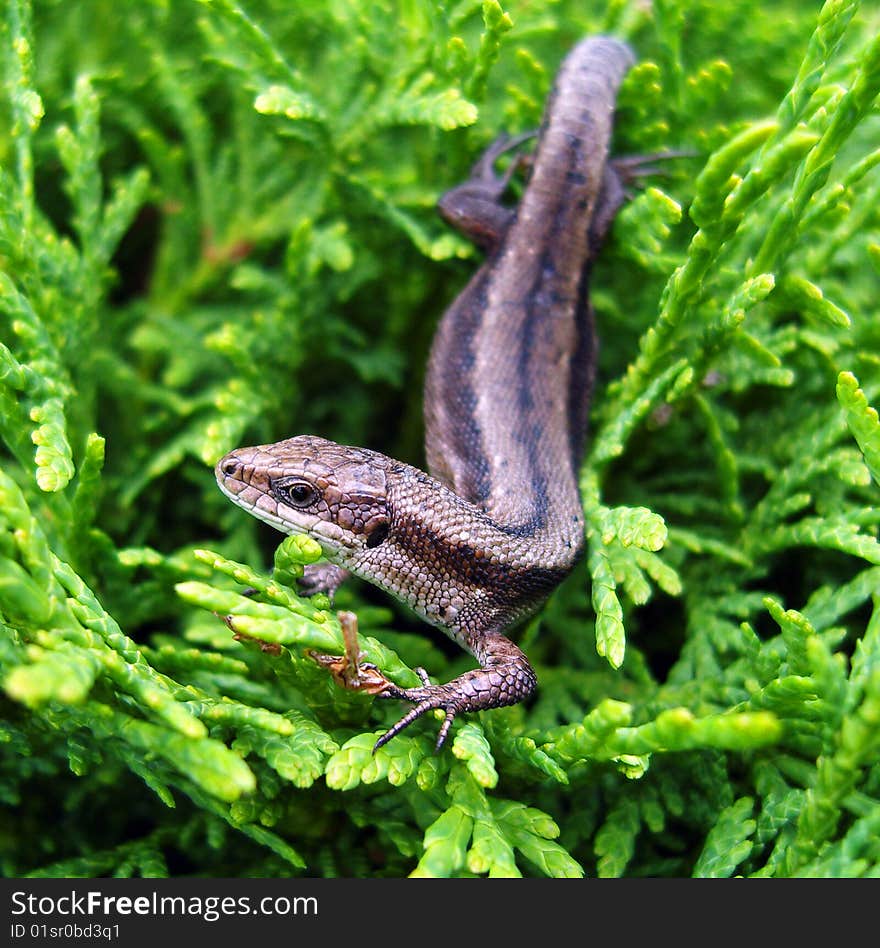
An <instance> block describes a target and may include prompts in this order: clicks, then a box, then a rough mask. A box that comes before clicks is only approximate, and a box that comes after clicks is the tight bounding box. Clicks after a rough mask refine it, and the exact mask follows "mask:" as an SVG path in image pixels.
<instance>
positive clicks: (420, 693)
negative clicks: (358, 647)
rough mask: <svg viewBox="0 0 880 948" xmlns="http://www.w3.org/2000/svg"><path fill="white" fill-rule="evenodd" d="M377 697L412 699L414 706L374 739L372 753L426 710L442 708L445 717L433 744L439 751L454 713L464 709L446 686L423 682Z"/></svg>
mask: <svg viewBox="0 0 880 948" xmlns="http://www.w3.org/2000/svg"><path fill="white" fill-rule="evenodd" d="M416 671H417V672H422V671H424V669H416ZM419 677H421V675H420V676H419ZM423 680H424V679H423ZM379 697H382V698H404V699H405V700H407V701H414V702H416V704H415V707H413V708H410V710H409V711H407V713H406V714H405V715H404V716H403V717H402V718H401V719H400V720H399V721H398V722H397V723H396V724H394V725H393V726H392V727H390V728H389V729H388V730H387V731H386V732H385V733H384V734H383V735H382V736H381V737H380V738H379V740H377V741H376V743H375V744H374V745H373V753H374V754H375V753H376V751H377V750H379V748H380V747H382V746H383V745H384V744H387V743H388V742H389V741H390V740H391V739H392V738H393V737H397V735H398V734H400V732H401V731H403V730H404V729H405V728H408V727H409V726H410V724H412V723H413V721H416V720H417V719H418V718H420V717H421V716H422V715H423V714H425V713H426V712H428V711H434V710H435V709H436V708H443V710H444V711H446V717H445V718H444V719H443V723H442V724H441V725H440V731H439V733H438V734H437V741H436V743H435V744H434V750H435V751H439V750H440V748H441V747H443V744H444V743H445V742H446V738H447V736H448V734H449V729H450V728H451V727H452V722H453V721H454V720H455V716H456V714H458V712H459V711H462V710H464V704H463V702H461V701H460V699H459V698H458V697H457V696H456V695H454V694H450V691H449V689H448V688H444V687H443V686H437V685H428V684H425V685H424V686H423V687H422V688H396V687H392V688H389V689H388V690H387V691H384V692H383V693H382V694H381V695H380V696H379Z"/></svg>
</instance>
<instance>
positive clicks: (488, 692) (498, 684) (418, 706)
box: [373, 635, 537, 753]
mask: <svg viewBox="0 0 880 948" xmlns="http://www.w3.org/2000/svg"><path fill="white" fill-rule="evenodd" d="M484 648H485V649H486V650H485V652H484V657H483V667H482V668H476V669H474V670H473V671H469V672H465V674H463V675H460V676H459V677H458V678H455V679H453V680H452V681H450V682H448V683H447V684H445V685H432V684H430V683H429V681H428V676H427V674H426V673H425V671H424V669H422V668H417V669H416V672H417V674H418V675H419V677H420V678H421V679H422V686H421V687H420V688H400V687H398V686H397V685H394V684H391V683H389V687H387V688H385V689H383V691H382V692H381V694H379V695H378V697H381V698H402V699H403V700H405V701H411V702H412V703H413V704H414V705H415V707H413V708H411V709H410V710H409V711H407V713H406V714H405V715H404V716H403V717H402V718H401V719H400V720H399V721H398V722H397V723H396V724H395V725H393V726H392V727H391V728H389V729H388V731H386V732H385V733H384V734H383V735H382V736H381V737H380V738H379V740H378V741H376V743H375V745H374V747H373V753H375V752H376V751H377V750H378V749H379V748H380V747H382V745H383V744H387V743H388V741H390V740H391V739H392V738H393V737H396V736H397V735H398V734H400V732H401V731H402V730H404V728H407V727H409V726H410V724H412V723H413V721H415V720H416V719H418V718H420V717H421V716H422V715H423V714H425V713H426V712H427V711H434V710H436V709H437V708H442V709H443V710H444V711H445V712H446V717H445V718H444V719H443V723H442V724H441V725H440V732H439V733H438V734H437V743H436V744H435V749H436V750H438V751H439V750H440V748H441V747H442V746H443V744H444V742H445V741H446V738H447V736H448V734H449V729H450V728H451V727H452V722H453V721H454V720H455V717H456V715H457V714H460V713H461V712H462V711H486V710H488V709H489V708H503V707H506V706H507V705H511V704H517V703H518V702H520V701H522V700H523V699H525V698H527V697H528V696H529V695H530V694H531V693H532V692H533V691H534V690H535V687H536V686H537V678H536V677H535V673H534V672H533V671H532V666H531V665H530V664H529V662H528V659H527V658H526V657H525V655H524V654H523V653H522V652H521V651H520V650H519V649H518V648H517V647H516V646H515V645H514V644H513V642H511V641H510V640H509V639H506V638H504V636H502V635H496V636H492V640H491V641H487V642H485V643H484Z"/></svg>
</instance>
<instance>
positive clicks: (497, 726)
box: [0, 0, 880, 877]
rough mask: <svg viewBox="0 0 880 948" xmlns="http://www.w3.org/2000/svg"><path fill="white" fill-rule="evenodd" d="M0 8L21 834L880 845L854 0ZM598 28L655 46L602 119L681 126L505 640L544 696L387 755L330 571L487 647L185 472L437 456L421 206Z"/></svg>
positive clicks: (663, 128) (390, 630)
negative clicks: (561, 519) (544, 540)
mask: <svg viewBox="0 0 880 948" xmlns="http://www.w3.org/2000/svg"><path fill="white" fill-rule="evenodd" d="M2 16H3V19H2V22H0V31H2V32H0V64H2V70H3V77H4V81H3V91H4V98H3V100H2V102H0V743H2V745H3V748H4V753H3V754H2V757H0V800H2V803H3V805H4V807H7V808H12V809H14V811H15V813H16V819H15V820H14V821H6V823H5V824H4V826H5V828H4V829H3V831H2V836H0V872H2V874H4V875H28V874H31V875H35V876H95V875H117V876H131V875H142V876H163V875H169V874H170V875H176V874H183V873H186V874H195V875H217V876H235V875H263V876H274V875H290V874H305V875H310V876H334V875H346V876H376V875H388V876H401V875H407V874H412V875H415V876H457V875H458V876H460V875H475V876H486V875H488V876H512V875H547V876H581V875H585V874H586V875H600V876H620V875H697V876H730V875H757V876H774V877H780V876H792V875H822V876H827V875H841V876H857V875H876V874H877V873H878V872H880V763H878V760H880V727H878V723H880V542H878V536H877V531H878V522H880V503H878V499H880V494H878V490H880V422H878V416H877V411H876V410H875V407H872V406H877V405H878V402H880V354H878V353H880V310H878V305H880V304H878V300H880V171H878V169H877V165H878V164H880V150H878V148H877V142H878V140H880V113H878V105H877V96H878V92H880V17H878V13H877V11H876V9H874V8H872V5H871V4H867V3H866V4H860V3H858V2H856V0H827V2H825V3H824V5H821V4H818V3H804V2H803V0H771V2H765V3H757V2H751V0H724V2H720V3H719V2H710V0H663V2H662V3H661V2H657V3H654V4H644V3H638V2H629V0H620V2H613V3H599V2H596V3H587V4H584V3H582V2H580V0H577V2H576V0H562V2H551V0H537V2H536V0H531V2H528V3H525V2H519V0H503V2H499V0H460V2H448V3H437V2H433V0H415V2H410V3H406V4H402V3H401V4H397V3H384V2H378V0H377V2H361V0H332V2H331V0H316V2H312V3H308V4H291V3H287V2H283V0H241V2H240V3H239V2H236V0H201V2H197V0H187V2H181V3H174V4H166V3H160V2H155V0H136V2H131V3H128V4H124V5H115V4H108V3H105V2H103V0H82V2H79V3H75V4H66V3H54V2H49V0H33V3H31V2H29V0H8V2H7V3H6V4H4V5H3V12H2ZM596 32H607V33H613V34H615V35H618V36H621V37H623V38H625V39H627V40H628V41H629V42H630V43H631V44H632V45H633V47H634V49H635V50H636V51H637V54H638V60H639V63H638V65H637V66H636V67H635V68H634V69H633V70H632V72H631V73H630V74H629V76H628V77H627V79H626V81H625V84H624V87H623V89H622V92H621V96H620V103H619V112H618V117H617V132H616V144H615V150H616V151H617V152H618V153H620V154H640V153H641V154H646V153H651V152H655V151H657V150H665V149H680V150H687V151H688V152H691V153H692V154H691V156H690V157H680V158H677V159H676V160H675V161H670V162H667V163H665V164H664V166H663V168H662V169H661V170H662V173H663V174H662V176H659V175H658V176H657V177H654V178H652V179H651V180H650V181H649V186H647V187H645V188H643V189H641V190H640V191H638V192H637V193H636V194H635V195H634V196H633V199H632V200H631V201H630V203H629V204H628V205H627V206H626V207H625V209H624V210H623V211H622V212H621V213H620V215H619V216H618V219H617V221H616V222H615V225H614V229H613V232H612V235H611V237H610V239H609V242H608V245H607V247H606V248H605V249H604V250H603V253H602V256H601V258H600V260H599V262H598V263H597V265H596V268H595V274H594V287H593V301H594V305H595V308H596V311H597V319H598V326H599V334H600V337H601V340H602V348H601V357H600V365H599V376H598V382H597V385H596V391H595V397H594V404H593V410H592V424H591V439H590V447H589V449H588V454H587V457H586V458H585V460H584V465H583V469H582V474H581V489H582V496H583V503H584V510H585V512H586V516H587V524H588V526H587V544H588V552H587V556H586V557H585V560H584V562H583V564H582V565H581V567H580V568H579V569H578V571H577V572H576V573H575V575H574V576H573V577H572V578H571V579H570V580H568V581H567V582H566V583H565V584H564V586H563V587H562V588H561V589H560V590H559V591H558V592H557V593H556V594H555V595H554V596H553V598H552V599H551V601H550V602H549V603H548V605H547V606H546V608H545V609H544V610H543V611H542V612H541V614H540V615H539V616H538V617H536V619H535V620H533V621H532V622H531V623H530V624H529V625H528V626H527V627H526V628H525V629H524V630H523V631H522V632H521V633H520V642H521V644H523V646H524V648H525V649H526V651H527V653H528V654H529V656H530V658H532V660H533V663H534V665H535V667H536V670H537V672H538V676H539V681H540V688H539V692H538V695H537V697H536V699H535V700H534V701H532V702H531V703H529V704H527V705H526V706H517V707H514V708H508V709H501V710H497V711H493V712H488V713H484V714H481V715H470V716H464V717H463V718H462V719H461V720H459V721H457V722H456V724H455V726H454V728H453V731H452V733H451V735H450V741H449V744H448V746H447V748H446V749H445V750H444V752H442V753H440V754H434V753H433V741H434V737H435V734H436V726H437V724H436V722H435V721H432V720H431V719H427V720H422V721H420V722H419V723H417V724H416V725H414V726H413V727H411V728H410V729H409V730H407V731H406V732H405V733H404V734H402V735H401V736H399V737H397V738H396V739H394V740H393V741H391V742H390V743H389V744H388V745H386V746H384V747H382V748H381V749H380V750H379V751H378V752H377V753H376V754H373V753H372V746H373V744H374V742H375V740H376V738H377V737H378V736H379V735H380V734H381V733H383V731H384V730H385V729H386V728H387V727H388V726H389V725H390V724H391V723H392V722H393V721H394V720H396V718H397V717H398V716H399V714H400V713H401V708H400V706H399V705H398V704H397V703H395V702H387V703H386V702H382V701H376V700H374V699H371V698H369V697H367V696H365V695H361V694H353V693H350V692H346V691H344V690H342V689H341V688H339V687H338V686H337V685H335V684H334V683H333V681H332V680H331V679H330V677H329V676H328V674H327V673H326V671H325V670H323V669H322V668H320V667H319V666H318V665H317V664H316V663H315V662H314V661H312V660H311V658H309V656H308V651H309V650H310V649H315V650H317V651H319V652H324V653H327V652H337V653H338V652H341V651H342V638H341V632H340V626H339V622H338V619H337V617H336V613H335V609H336V608H345V609H349V610H352V611H354V612H355V613H356V614H357V616H358V621H359V626H360V633H361V640H360V644H361V648H362V649H363V652H364V656H365V659H366V660H368V661H371V662H374V663H375V664H376V665H378V666H379V668H380V669H381V670H382V671H383V672H384V674H385V675H387V676H388V677H389V678H391V679H393V680H394V681H397V682H399V683H400V684H401V685H405V686H408V685H415V684H417V683H418V678H417V676H416V674H415V672H414V671H413V669H414V668H415V667H416V666H424V667H426V668H427V669H428V670H429V672H430V674H431V675H432V676H435V677H436V678H437V679H439V680H448V679H449V678H450V677H452V676H454V675H455V674H458V673H460V672H461V671H463V670H464V669H465V668H467V667H469V665H468V659H467V657H466V656H463V655H462V654H461V653H460V652H459V651H457V650H455V649H451V648H447V647H446V645H445V643H444V642H443V641H442V637H441V636H440V635H439V634H438V633H436V632H434V631H432V630H430V629H429V628H427V627H426V626H423V625H421V624H420V623H418V622H417V621H416V620H415V619H414V618H413V617H412V616H411V615H409V614H408V613H407V612H405V611H404V610H403V608H402V607H399V606H397V605H395V604H394V603H391V602H389V601H388V600H387V599H385V598H383V597H382V596H380V595H379V594H377V593H376V592H375V591H374V590H371V589H370V588H369V587H368V586H366V585H364V584H357V583H353V584H351V585H350V586H348V587H344V588H343V589H342V590H341V591H340V593H339V595H338V597H337V601H336V602H335V603H334V605H333V607H332V608H331V606H330V603H329V602H328V601H327V600H326V598H324V597H320V596H319V597H315V598H313V599H304V598H301V597H300V596H299V595H298V594H297V587H296V578H297V576H299V575H300V574H301V570H302V567H303V565H304V564H307V563H310V562H313V561H315V559H316V558H317V557H318V556H319V555H320V550H319V549H318V548H317V545H316V544H315V543H314V542H313V541H310V540H308V539H304V538H288V539H286V540H284V542H282V543H280V545H279V543H278V541H279V539H280V536H279V535H278V534H275V533H273V532H272V531H271V530H270V529H269V528H268V527H265V526H264V525H262V524H260V523H258V522H257V521H255V520H253V519H252V518H250V517H248V516H247V515H246V514H244V513H243V512H242V511H241V510H239V509H237V508H235V507H234V506H233V505H231V504H229V503H228V501H227V500H225V499H224V498H223V496H222V495H221V494H220V493H219V491H218V490H217V488H216V485H215V483H214V478H213V474H212V470H211V467H212V465H213V463H214V462H216V460H217V459H218V458H219V457H220V456H221V455H222V454H224V453H225V452H226V451H228V450H230V449H231V448H233V447H235V446H236V445H239V444H244V443H248V444H254V443H262V442H269V441H275V440H278V439H280V438H283V437H288V436H290V435H293V434H297V433H305V432H313V433H319V434H322V435H324V436H326V437H330V438H333V439H335V440H337V441H340V442H342V443H347V444H358V445H365V446H369V447H372V448H375V449H378V450H381V451H383V452H384V453H386V454H389V455H392V456H394V457H398V458H401V459H403V460H407V461H410V462H412V463H415V464H420V463H421V462H422V456H421V448H420V439H421V421H420V413H421V396H420V387H421V377H422V373H423V367H424V362H425V358H426V354H427V349H428V345H429V342H430V338H431V334H432V331H433V328H434V326H435V325H436V322H437V320H438V318H439V316H440V315H441V313H442V310H443V308H444V306H445V305H446V304H447V303H448V302H449V301H450V300H451V299H452V298H453V297H454V296H455V294H456V292H457V291H458V290H459V289H460V288H461V287H462V286H463V285H464V282H465V281H466V279H467V278H468V275H469V274H470V273H472V272H473V270H474V268H475V267H476V265H477V263H478V260H479V256H478V253H477V251H475V250H474V249H473V248H471V247H470V246H469V245H468V244H466V243H465V241H463V240H462V239H461V238H460V237H459V236H457V235H456V234H454V233H452V232H450V230H449V229H448V228H447V227H446V226H445V225H444V224H443V223H442V222H441V221H440V220H439V219H438V218H437V217H436V215H435V214H434V210H433V207H434V204H435V202H436V200H437V197H438V195H439V194H440V193H442V191H443V190H444V189H446V188H448V187H450V186H452V185H453V184H455V183H456V182H458V181H460V180H461V179H462V178H463V177H464V176H465V175H466V173H467V169H468V167H469V166H470V164H471V163H472V162H473V160H474V159H475V157H476V156H477V155H478V154H479V153H480V151H481V150H482V149H483V148H484V147H485V146H486V145H487V144H488V142H489V141H491V140H492V139H493V138H494V137H495V136H496V135H497V134H498V133H499V132H500V131H501V130H506V131H508V132H511V133H515V132H518V131H522V130H525V129H529V128H533V127H535V126H536V124H537V123H538V121H539V119H540V115H541V112H542V109H543V104H544V100H545V97H546V94H547V92H548V89H549V86H550V83H551V81H552V76H553V73H554V70H555V68H556V66H557V65H558V63H559V61H560V59H561V57H562V56H563V55H564V53H565V51H566V50H567V49H568V48H569V47H570V46H571V45H572V44H573V43H574V42H575V41H576V40H577V39H578V38H579V37H580V36H582V35H585V34H587V33H596ZM276 547H277V549H276ZM273 549H274V550H275V553H274V559H273V554H272V551H273ZM248 587H250V590H251V591H248V590H247V588H248ZM224 617H231V618H224ZM230 626H231V627H230ZM233 633H235V634H233Z"/></svg>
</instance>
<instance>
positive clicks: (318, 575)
mask: <svg viewBox="0 0 880 948" xmlns="http://www.w3.org/2000/svg"><path fill="white" fill-rule="evenodd" d="M349 575H350V573H349V572H348V570H347V569H343V568H342V567H341V566H336V565H335V564H334V563H310V564H309V565H308V566H306V567H305V569H304V570H303V574H302V576H300V578H299V579H298V580H297V582H296V585H297V588H298V589H299V592H300V593H301V594H302V595H303V596H314V595H316V594H317V593H324V595H325V596H327V597H328V598H329V600H330V602H333V597H334V596H335V595H336V590H337V589H339V587H340V586H341V585H342V584H343V583H344V582H345V581H346V579H348V577H349Z"/></svg>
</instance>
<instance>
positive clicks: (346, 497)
mask: <svg viewBox="0 0 880 948" xmlns="http://www.w3.org/2000/svg"><path fill="white" fill-rule="evenodd" d="M392 463H394V462H392V461H390V459H388V458H386V457H385V456H384V455H382V454H377V453H376V452H375V451H367V450H365V449H363V448H349V447H345V446H344V445H340V444H336V443H335V442H333V441H327V440H325V439H324V438H317V437H314V436H312V435H299V436H298V437H296V438H288V439H287V440H286V441H278V442H277V443H275V444H263V445H257V446H256V447H252V448H237V449H236V450H235V451H232V452H230V453H229V454H227V455H226V457H224V458H221V459H220V461H219V462H218V463H217V466H216V468H215V470H214V473H215V475H216V477H217V483H218V484H219V486H220V490H222V491H223V493H224V494H226V496H227V497H229V499H230V500H232V501H233V503H236V504H238V506H239V507H243V508H244V509H245V510H247V511H248V512H249V513H251V514H253V515H254V516H255V517H258V518H259V519H260V520H264V521H265V522H266V523H268V524H271V525H272V526H273V527H275V528H276V529H277V530H281V531H282V532H284V533H305V534H308V535H309V536H311V537H313V538H314V539H315V540H317V541H318V543H320V544H321V547H322V548H323V550H324V554H325V555H326V556H327V557H328V558H329V559H330V560H332V561H333V562H337V563H340V564H342V565H345V564H346V561H347V560H348V559H350V558H351V557H353V556H355V555H356V554H357V553H358V552H360V551H361V550H363V549H365V548H366V549H369V548H371V547H374V546H378V545H379V544H380V543H382V541H383V540H384V539H385V538H386V537H387V536H388V531H389V527H390V516H391V515H390V509H389V505H388V501H387V497H386V473H387V469H388V465H390V464H392Z"/></svg>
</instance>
